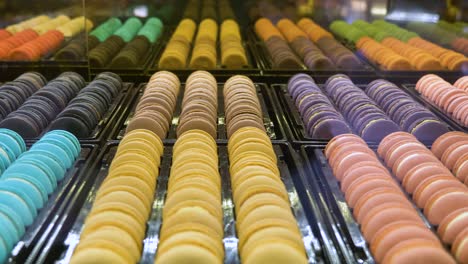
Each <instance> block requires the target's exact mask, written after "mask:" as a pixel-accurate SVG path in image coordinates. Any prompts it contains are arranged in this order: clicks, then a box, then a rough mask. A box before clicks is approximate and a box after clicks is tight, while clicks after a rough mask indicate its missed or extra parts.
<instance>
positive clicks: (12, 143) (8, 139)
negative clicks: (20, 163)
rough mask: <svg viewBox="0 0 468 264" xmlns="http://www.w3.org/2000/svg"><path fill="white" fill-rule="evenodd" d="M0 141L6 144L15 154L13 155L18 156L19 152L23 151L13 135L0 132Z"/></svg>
mask: <svg viewBox="0 0 468 264" xmlns="http://www.w3.org/2000/svg"><path fill="white" fill-rule="evenodd" d="M0 142H3V143H4V144H5V145H7V146H8V147H9V148H10V149H11V151H12V152H13V153H14V154H15V157H18V156H19V155H20V154H21V153H23V151H22V149H21V146H20V145H19V144H18V142H17V141H16V140H15V138H14V137H12V136H10V135H7V134H2V133H0Z"/></svg>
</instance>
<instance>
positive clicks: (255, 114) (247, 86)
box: [223, 75, 265, 137]
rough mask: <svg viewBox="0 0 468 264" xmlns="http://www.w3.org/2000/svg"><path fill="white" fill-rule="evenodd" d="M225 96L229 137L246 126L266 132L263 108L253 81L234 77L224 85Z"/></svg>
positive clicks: (242, 77) (243, 77)
mask: <svg viewBox="0 0 468 264" xmlns="http://www.w3.org/2000/svg"><path fill="white" fill-rule="evenodd" d="M223 95H224V113H225V117H226V118H225V119H226V120H225V123H226V129H227V130H226V132H227V136H228V137H230V136H231V135H232V134H234V132H236V131H237V130H238V129H239V128H241V127H245V126H251V127H257V128H259V129H261V130H263V131H265V127H264V125H263V114H262V108H261V106H260V101H259V100H258V96H257V90H256V88H255V85H254V83H253V82H252V80H251V79H249V78H248V77H246V76H242V75H235V76H232V77H231V78H229V79H228V80H227V81H226V83H225V84H224V88H223Z"/></svg>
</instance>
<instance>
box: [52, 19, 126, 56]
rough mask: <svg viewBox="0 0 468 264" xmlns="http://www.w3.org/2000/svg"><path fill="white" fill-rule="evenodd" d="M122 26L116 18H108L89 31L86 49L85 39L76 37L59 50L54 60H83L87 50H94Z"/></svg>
mask: <svg viewBox="0 0 468 264" xmlns="http://www.w3.org/2000/svg"><path fill="white" fill-rule="evenodd" d="M121 26H122V22H121V21H120V19H118V18H115V17H113V18H110V19H108V20H106V21H105V22H104V23H102V24H101V25H99V26H98V27H97V28H96V29H94V30H93V31H91V33H89V35H88V47H87V48H86V45H83V43H84V42H85V41H86V40H85V37H84V36H83V37H81V38H80V37H78V38H75V39H73V40H72V41H70V43H68V44H67V45H66V46H65V47H64V48H63V49H61V50H59V51H58V52H57V53H56V54H55V56H54V58H55V59H56V60H60V61H77V60H81V59H84V58H85V56H86V52H87V49H88V50H92V49H94V48H95V47H96V46H97V45H98V44H99V43H101V42H103V41H105V40H106V39H107V38H108V37H110V36H111V35H112V34H113V33H114V32H115V31H116V30H117V29H118V28H120V27H121Z"/></svg>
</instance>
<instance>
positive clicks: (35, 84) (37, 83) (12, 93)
mask: <svg viewBox="0 0 468 264" xmlns="http://www.w3.org/2000/svg"><path fill="white" fill-rule="evenodd" d="M46 83H47V80H46V79H45V78H44V76H42V74H40V73H37V72H27V73H23V74H22V75H20V76H19V77H18V78H16V79H15V80H14V81H12V82H7V83H4V84H3V85H1V86H0V98H1V100H2V102H1V103H0V120H3V119H4V118H5V117H7V115H9V114H10V113H11V112H13V111H15V110H16V109H18V108H19V107H20V106H21V105H22V104H23V103H24V102H25V101H26V100H27V99H28V98H29V97H30V96H31V95H33V94H34V93H35V92H37V91H38V90H39V89H40V88H42V87H43V86H44V85H45V84H46Z"/></svg>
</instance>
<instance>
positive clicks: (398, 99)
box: [365, 79, 449, 142]
mask: <svg viewBox="0 0 468 264" xmlns="http://www.w3.org/2000/svg"><path fill="white" fill-rule="evenodd" d="M365 92H366V94H367V95H368V96H369V97H370V98H372V99H373V100H374V101H375V102H377V103H378V104H379V106H380V107H381V108H382V109H383V110H384V111H385V113H386V114H387V115H388V116H389V117H390V118H391V119H392V120H393V121H395V123H397V124H398V125H399V126H400V127H401V128H402V129H403V130H404V131H407V132H409V133H411V134H412V135H413V136H415V137H416V138H417V139H418V140H421V141H427V142H434V140H436V139H437V138H438V137H439V136H441V135H442V134H445V133H447V132H448V131H449V130H448V127H447V124H445V123H444V122H442V121H440V119H439V118H437V117H436V116H435V114H433V113H432V112H431V111H429V110H428V109H426V108H425V107H424V106H422V105H421V104H420V103H418V102H416V101H415V100H414V99H413V98H411V96H409V95H408V94H407V93H405V92H403V91H402V90H401V89H400V88H399V87H398V86H396V85H395V84H393V83H391V82H389V81H386V80H382V79H379V80H375V81H373V82H371V83H369V85H367V87H366V89H365Z"/></svg>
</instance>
